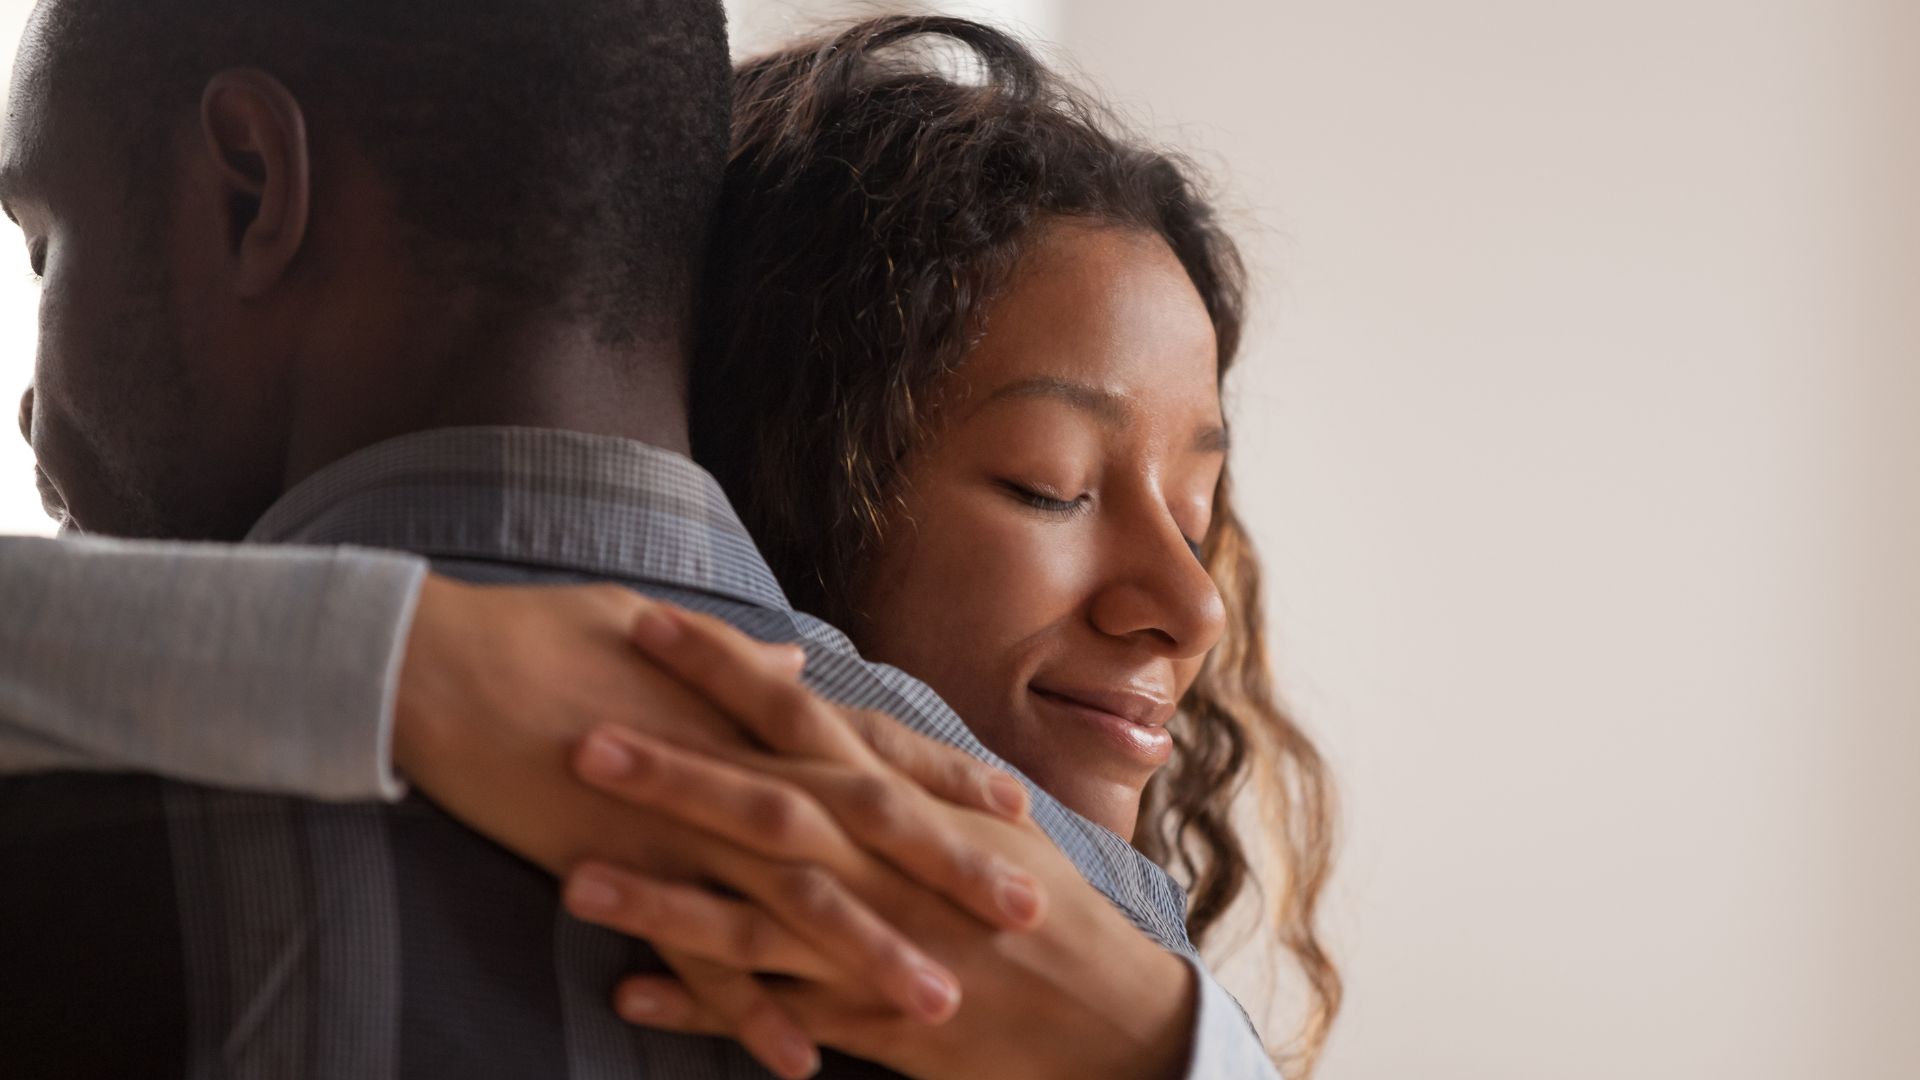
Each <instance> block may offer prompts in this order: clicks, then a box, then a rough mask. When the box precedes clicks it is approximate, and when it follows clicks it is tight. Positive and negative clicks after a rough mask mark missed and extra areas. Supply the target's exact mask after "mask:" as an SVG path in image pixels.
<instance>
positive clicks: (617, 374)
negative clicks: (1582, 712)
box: [0, 0, 1340, 1080]
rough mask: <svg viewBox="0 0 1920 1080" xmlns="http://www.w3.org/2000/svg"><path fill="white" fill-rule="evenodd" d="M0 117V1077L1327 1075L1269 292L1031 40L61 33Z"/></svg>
mask: <svg viewBox="0 0 1920 1080" xmlns="http://www.w3.org/2000/svg"><path fill="white" fill-rule="evenodd" d="M956 57H958V58H959V59H958V60H957V61H956ZM0 138H3V139H4V142H3V143H0V204H3V205H4V207H5V210H6V213H7V216H8V218H9V219H10V220H11V221H13V222H15V223H16V224H17V225H18V226H19V229H20V232H21V234H22V236H23V238H24V240H25V245H26V253H27V256H28V258H29V260H30V262H31V266H32V271H33V273H34V275H35V276H36V278H38V279H39V280H40V283H41V285H40V287H41V289H42V302H41V307H40V346H39V353H38V357H37V363H36V369H35V379H34V387H33V389H31V390H29V391H28V393H27V396H26V398H25V400H23V402H22V405H21V416H20V419H21V427H22V431H23V433H24V434H25V435H26V436H27V437H28V438H29V439H30V441H31V442H32V444H33V447H34V451H35V454H36V458H37V460H38V462H39V465H40V469H41V477H40V479H41V489H42V492H43V495H44V498H45V500H46V502H47V506H48V510H49V512H50V513H52V514H54V515H55V516H57V517H58V518H60V519H61V520H62V521H63V522H64V523H65V524H66V531H67V534H68V535H66V536H65V537H63V538H61V539H59V540H28V539H10V540H0V774H3V775H0V1003H4V1008H0V1076H6V1077H59V1078H63V1080H67V1078H76V1077H93V1076H100V1077H130V1076H192V1077H203V1076H205V1077H214V1076H220V1077H225V1076H233V1077H242V1078H244V1077H306V1076H316V1077H352V1078H381V1077H410V1078H411V1077H420V1078H442V1077H445V1078H453V1077H459V1078H468V1077H556V1076H567V1077H575V1078H579V1080H587V1078H603V1077H604V1078H643V1077H668V1078H678V1077H688V1078H706V1077H713V1078H722V1077H752V1076H762V1075H766V1073H767V1072H768V1071H771V1072H772V1073H774V1074H776V1075H780V1076H789V1077H801V1076H809V1075H815V1074H819V1075H829V1076H848V1077H852V1076H880V1075H896V1074H897V1075H905V1076H910V1077H919V1078H923V1080H940V1078H973V1077H1009V1078H1010V1077H1099V1078H1104V1077H1141V1078H1175V1077H1191V1078H1195V1080H1202V1078H1213V1077H1239V1076H1249V1077H1262V1076H1277V1075H1280V1073H1281V1072H1282V1071H1284V1072H1285V1073H1286V1074H1288V1075H1292V1076H1302V1075H1306V1074H1307V1073H1308V1072H1310V1071H1311V1069H1312V1067H1313V1062H1314V1059H1315V1057H1316V1055H1317V1053H1318V1051H1319V1048H1320V1046H1321V1044H1322V1042H1323V1040H1324V1038H1325V1034H1326V1030H1327V1026H1328V1024H1330V1023H1331V1020H1332V1017H1333V1015H1334V1013H1335V1012H1336V1011H1337V1009H1338V1005H1339V997H1340V984H1339V978H1338V975H1337V973H1336V971H1335V969H1334V966H1333V964H1332V963H1331V961H1330V960H1329V959H1328V957H1327V956H1326V954H1325V952H1324V951H1323V949H1322V947H1321V944H1320V941H1319V937H1318V934H1317V931H1316V926H1315V908H1316V903H1317V901H1318V898H1319V895H1320V892H1321V887H1322V885H1323V883H1324V881H1325V879H1326V876H1327V873H1328V869H1329V862H1330V859H1331V847H1332V844H1331V839H1330V837H1331V830H1332V826H1331V810H1330V800H1331V795H1330V782H1329V780H1328V778H1327V776H1326V772H1325V769H1324V766H1323V765H1322V763H1321V761H1320V758H1319V756H1318V754H1317V753H1316V752H1315V750H1314V747H1313V745H1312V743H1311V742H1310V741H1309V740H1308V739H1307V737H1306V736H1305V734H1304V733H1303V732H1302V731H1301V729H1300V728H1299V727H1298V726H1296V724H1295V723H1294V722H1293V720H1292V719H1291V718H1290V717H1289V716H1288V714H1287V713H1286V712H1285V710H1284V709H1283V708H1282V707H1281V705H1280V704H1279V703H1278V701H1277V698H1276V695H1275V692H1274V690H1273V688H1272V679H1271V676H1270V674H1269V669H1268V658H1267V655H1266V648H1265V643H1264V639H1263V632H1262V620H1261V613H1260V581H1259V573H1258V563H1257V560H1256V557H1255V554H1254V551H1253V548H1252V545H1251V543H1250V542H1249V539H1248V536H1247V534H1246V532H1245V531H1244V530H1243V528H1242V527H1241V525H1240V522H1239V521H1238V520H1237V519H1236V517H1235V515H1234V512H1233V508H1232V504H1231V502H1230V492H1229V485H1228V479H1227V454H1228V428H1227V423H1226V419H1225V413H1224V411H1223V409H1222V402H1221V390H1220V388H1221V383H1222V379H1223V377H1224V376H1225V375H1226V373H1227V371H1228V369H1229V366H1230V365H1231V363H1232V361H1233V359H1234V357H1235V354H1236V350H1237V348H1238V345H1239V337H1240V330H1241V322H1242V314H1243V273H1242V270H1241V267H1240V263H1239V260H1238V257H1237V255H1236V253H1235V250H1234V247H1233V245H1232V243H1231V241H1230V240H1229V239H1228V237H1227V235H1226V234H1225V232H1224V230H1223V229H1222V227H1221V225H1220V224H1219V222H1218V220H1217V219H1216V216H1215V214H1214V212H1213V210H1212V208H1211V206H1210V205H1209V203H1208V201H1207V199H1206V196H1205V193H1204V185H1202V184H1201V183H1200V182H1199V178H1198V177H1196V176H1195V175H1194V171H1193V169H1192V168H1191V166H1190V165H1188V164H1187V163H1186V162H1184V161H1183V160H1182V159H1180V158H1178V157H1176V156H1173V155H1170V154H1167V153H1164V152H1161V151H1159V150H1156V149H1154V148H1152V147H1150V146H1147V145H1144V144H1142V143H1140V142H1138V141H1136V140H1134V139H1133V138H1131V137H1130V136H1129V135H1127V134H1126V133H1125V132H1124V131H1123V130H1122V129H1121V127H1120V125H1118V124H1117V123H1115V122H1114V121H1113V120H1112V119H1111V118H1110V117H1108V116H1107V115H1106V114H1105V113H1104V112H1103V111H1102V110H1100V109H1099V108H1098V107H1097V106H1096V105H1095V104H1094V103H1092V101H1091V100H1090V99H1088V98H1087V97H1086V96H1085V95H1084V94H1082V93H1080V92H1079V91H1077V90H1076V89H1074V88H1073V87H1072V86H1071V85H1070V84H1068V83H1067V82H1066V81H1065V80H1063V79H1062V78H1060V77H1059V76H1058V75H1057V74H1055V73H1054V72H1053V71H1051V70H1049V69H1048V68H1047V67H1046V66H1045V65H1043V64H1042V63H1041V62H1040V61H1039V60H1037V59H1036V57H1035V56H1034V55H1033V53H1032V52H1031V51H1030V50H1029V49H1028V48H1027V47H1026V46H1025V45H1023V44H1022V43H1021V42H1019V41H1018V40H1017V39H1015V38H1012V37H1010V36H1008V35H1006V34H1005V33H1003V32H1001V31H998V30H994V29H991V28H989V27H985V26H982V25H980V24H977V23H973V22H969V21H965V20H961V19H955V18H945V17H939V16H890V17H883V18H876V19H870V20H868V21H865V22H861V23H858V24H855V25H852V26H850V27H846V28H843V29H839V30H833V31H828V32H823V33H822V34H820V35H819V36H817V37H813V38H809V39H805V40H798V41H794V42H792V43H791V44H789V45H788V46H786V47H784V48H782V49H780V50H779V51H777V52H774V53H772V54H769V55H766V56H762V57H758V58H754V59H751V60H748V61H746V62H744V63H743V64H741V65H740V66H739V67H737V68H734V67H731V66H730V64H729V60H728V52H727V41H726V31H725V20H724V16H723V13H722V10H721V7H720V3H719V0H538V2H535V0H461V2H459V3H442V2H429V0H304V2H302V3H298V4H275V3H263V2H259V0H41V3H40V4H39V5H38V7H37V8H36V9H35V11H34V14H33V16H32V18H31V22H30V24H29V26H28V30H27V34H26V37H25V38H24V39H23V44H22V46H21V50H20V54H19V59H18V61H17V65H16V68H15V75H14V82H13V87H12V95H11V99H10V104H9V107H8V112H7V116H6V121H5V129H4V136H0ZM1249 783H1251V784H1253V785H1254V786H1255V788H1256V789H1257V792H1258V794H1259V795H1260V796H1262V800H1261V803H1260V805H1261V806H1262V807H1263V808H1264V812H1263V813H1261V814H1260V815H1258V818H1257V820H1256V819H1252V818H1249V816H1248V815H1246V814H1244V813H1240V814H1236V801H1237V796H1238V795H1239V793H1240V792H1241V791H1242V789H1243V788H1245V787H1246V786H1247V785H1248V784H1249ZM1268 870H1270V871H1271V877H1270V878H1268V879H1267V880H1266V881H1265V889H1264V894H1263V896H1261V897H1260V901H1261V903H1262V904H1263V905H1264V909H1265V916H1264V918H1263V925H1265V926H1266V927H1267V928H1268V930H1269V932H1271V933H1274V934H1277V936H1278V940H1279V942H1280V943H1281V944H1282V945H1283V946H1284V948H1285V950H1286V952H1287V954H1288V955H1289V956H1290V957H1291V958H1292V959H1293V961H1294V962H1295V963H1296V965H1297V967H1298V969H1299V972H1300V975H1301V982H1302V986H1303V987H1304V989H1305V998H1306V1005H1305V1008H1304V1010H1303V1012H1304V1020H1303V1022H1302V1024H1301V1027H1300V1030H1299V1032H1298V1033H1297V1035H1296V1036H1295V1037H1294V1038H1293V1039H1292V1040H1291V1042H1290V1043H1288V1044H1287V1046H1286V1048H1285V1049H1284V1050H1283V1051H1281V1052H1278V1053H1276V1052H1274V1051H1271V1050H1269V1048H1268V1047H1267V1046H1266V1045H1265V1044H1264V1043H1263V1041H1262V1039H1261V1037H1260V1035H1259V1034H1258V1033H1257V1032H1256V1031H1255V1030H1254V1028H1253V1026H1252V1025H1251V1024H1250V1023H1249V1022H1248V1020H1247V1017H1246V1016H1245V1014H1244V1013H1243V1012H1242V1011H1241V1009H1240V1008H1239V1007H1238V1005H1237V1004H1236V1003H1235V1002H1234V1000H1233V999H1232V998H1231V997H1230V996H1229V995H1228V994H1227V993H1226V991H1225V990H1224V989H1222V988H1221V987H1220V985H1219V984H1218V983H1217V982H1216V981H1215V980H1214V978H1213V976H1212V975H1211V974H1210V973H1209V971H1208V969H1207V967H1206V965H1205V964H1204V963H1203V962H1202V961H1201V959H1200V958H1199V954H1198V951H1197V947H1196V946H1197V944H1198V943H1199V942H1201V941H1202V940H1203V938H1204V937H1205V936H1206V935H1207V934H1208V932H1209V931H1212V930H1215V929H1217V928H1218V927H1219V925H1220V922H1221V919H1222V917H1223V916H1224V915H1225V914H1226V912H1227V911H1228V909H1229V907H1230V906H1231V905H1233V904H1234V902H1235V901H1236V900H1237V899H1239V898H1241V897H1242V895H1243V894H1246V893H1251V892H1253V891H1255V890H1256V889H1258V886H1259V884H1260V882H1259V880H1258V879H1259V878H1261V877H1262V876H1263V873H1264V872H1265V871H1268Z"/></svg>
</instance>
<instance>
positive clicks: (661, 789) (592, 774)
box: [574, 724, 849, 863]
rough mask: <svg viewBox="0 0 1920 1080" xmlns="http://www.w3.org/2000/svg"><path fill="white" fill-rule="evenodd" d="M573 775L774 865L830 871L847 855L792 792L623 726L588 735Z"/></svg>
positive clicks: (838, 835)
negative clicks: (826, 866) (820, 865)
mask: <svg viewBox="0 0 1920 1080" xmlns="http://www.w3.org/2000/svg"><path fill="white" fill-rule="evenodd" d="M574 771H575V772H576V774H577V775H579V777H580V778H581V779H583V780H585V781H586V782H587V783H589V784H591V785H593V786H594V787H596V788H598V789H600V790H601V791H604V792H606V793H608V794H610V795H613V796H616V797H617V798H619V799H621V800H622V801H624V802H627V803H630V804H632V805H635V806H641V807H649V808H652V809H655V810H660V811H663V812H665V813H668V814H671V815H673V816H674V817H676V818H679V819H680V820H681V821H684V822H686V823H687V824H690V825H694V826H697V827H699V828H701V829H705V830H706V831H708V832H711V833H714V834H716V835H719V836H721V837H724V838H726V839H728V840H731V841H733V842H734V843H736V844H739V845H741V846H742V847H745V848H746V849H747V850H749V851H754V852H758V853H760V854H762V855H765V856H768V857H769V858H775V859H784V860H788V861H812V862H827V863H832V862H835V861H836V860H840V859H843V858H844V857H845V856H846V855H847V854H848V853H849V845H848V843H847V840H846V834H845V833H843V832H842V831H841V829H840V827H839V826H838V825H837V824H835V822H834V821H833V819H832V818H830V817H828V816H827V813H826V811H825V810H824V809H823V808H822V807H821V806H820V804H819V803H818V802H816V801H815V800H814V799H813V798H812V797H811V796H809V795H808V794H807V793H806V792H805V791H803V790H801V789H800V788H798V787H795V786H794V785H793V784H790V783H786V782H784V781H781V780H779V779H776V778H774V777H772V776H768V775H766V774H763V773H757V772H753V771H751V770H749V769H745V768H741V767H739V766H735V765H730V764H727V763H726V762H722V761H719V760H716V759H714V758H711V757H707V756H705V755H703V754H698V753H695V752H692V751H688V750H682V749H680V748H679V747H676V746H674V745H672V744H671V743H668V742H666V741H665V740H662V739H656V738H653V737H652V736H649V735H643V734H641V733H639V732H637V731H633V730H631V729H629V728H625V727H621V726H620V725H617V724H602V725H600V726H599V727H597V728H595V729H594V730H592V731H590V732H588V733H587V737H586V738H585V739H583V740H581V743H580V746H579V749H578V750H576V751H575V754H574Z"/></svg>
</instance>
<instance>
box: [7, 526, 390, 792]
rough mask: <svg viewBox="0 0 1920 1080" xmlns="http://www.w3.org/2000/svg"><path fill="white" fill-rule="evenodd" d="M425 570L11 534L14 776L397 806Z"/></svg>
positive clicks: (295, 553)
mask: <svg viewBox="0 0 1920 1080" xmlns="http://www.w3.org/2000/svg"><path fill="white" fill-rule="evenodd" d="M425 574H426V563H425V561H424V560H422V559H419V558H416V557H413V556H408V555H398V554H393V553H387V552H376V551H372V550H365V549H355V548H330V549H319V548H293V547H264V546H262V547H251V546H230V545H216V544H160V543H144V542H129V541H114V540H101V539H91V538H86V539H80V538H72V539H59V540H51V539H39V538H24V537H0V774H16V773H25V772H44V771H51V770H87V771H110V772H149V773H157V774H160V775H163V776H168V777H171V778H173V779H178V780H190V781H194V782H197V783H205V784H212V785H217V786H222V787H234V788H244V789H247V790H253V791H263V792H275V793H281V794H290V795H300V796H305V797H307V798H314V799H330V800H372V799H387V800H392V799H397V798H399V797H400V796H401V795H402V794H404V792H405V788H404V786H403V785H402V784H401V783H400V781H399V779H398V778H397V777H396V776H395V774H394V770H393V763H392V726H393V703H394V696H395V693H396V690H397V688H398V683H399V672H400V663H401V661H402V659H403V658H404V656H405V649H406V639H407V632H408V630H409V628H410V627H411V625H412V621H413V609H414V604H415V602H416V601H417V599H418V597H419V592H420V583H421V580H422V578H423V577H424V576H425Z"/></svg>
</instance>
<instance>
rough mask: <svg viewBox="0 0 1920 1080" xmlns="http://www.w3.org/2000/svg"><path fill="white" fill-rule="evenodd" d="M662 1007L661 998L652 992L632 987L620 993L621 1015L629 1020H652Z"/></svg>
mask: <svg viewBox="0 0 1920 1080" xmlns="http://www.w3.org/2000/svg"><path fill="white" fill-rule="evenodd" d="M661 1007H662V1006H661V1004H660V996H659V995H658V994H655V993H654V992H653V991H651V990H644V989H641V988H640V987H637V986H630V987H627V988H626V989H624V990H621V991H620V1015H621V1016H624V1017H626V1018H627V1019H629V1020H651V1019H653V1018H654V1017H656V1016H659V1015H660V1010H661Z"/></svg>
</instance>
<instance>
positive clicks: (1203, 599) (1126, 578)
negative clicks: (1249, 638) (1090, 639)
mask: <svg viewBox="0 0 1920 1080" xmlns="http://www.w3.org/2000/svg"><path fill="white" fill-rule="evenodd" d="M1111 557H1112V559H1113V564H1112V567H1113V568H1112V572H1111V573H1110V574H1108V575H1107V576H1106V579H1105V582H1104V584H1103V585H1102V586H1101V588H1100V591H1099V592H1098V593H1097V594H1096V595H1095V596H1094V600H1093V609H1092V619H1093V624H1094V627H1095V628H1096V629H1098V630H1099V631H1100V632H1101V633H1103V634H1106V635H1108V636H1111V637H1117V638H1128V639H1131V640H1135V641H1140V642H1143V643H1145V644H1146V645H1148V646H1149V647H1150V648H1152V649H1153V650H1154V651H1155V652H1157V653H1160V654H1161V655H1164V656H1166V657H1168V658H1170V659H1175V660H1183V659H1188V658H1191V657H1196V656H1204V655H1206V652H1207V650H1209V649H1211V648H1213V647H1214V645H1215V644H1217V643H1218V642H1219V641H1220V635H1221V634H1222V633H1224V632H1225V630H1226V625H1227V611H1226V604H1225V603H1224V602H1223V601H1222V600H1221V598H1220V588H1219V586H1217V585H1215V584H1214V581H1213V577H1212V575H1210V574H1208V573H1207V568H1206V567H1204V566H1202V565H1200V560H1198V559H1196V558H1194V555H1193V551H1192V549H1191V548H1189V547H1188V546H1187V538H1186V536H1185V535H1183V534H1182V533H1181V532H1180V528H1179V526H1178V525H1177V524H1176V523H1175V522H1174V520H1173V518H1172V515H1170V514H1168V513H1166V511H1165V510H1164V509H1162V510H1161V511H1160V512H1159V513H1158V514H1154V515H1150V516H1149V517H1148V519H1147V520H1143V521H1142V522H1141V525H1140V527H1139V528H1136V529H1133V530H1129V535H1128V536H1127V537H1126V538H1125V539H1124V540H1122V541H1120V546H1119V547H1118V549H1117V550H1116V551H1114V552H1113V554H1112V556H1111Z"/></svg>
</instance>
